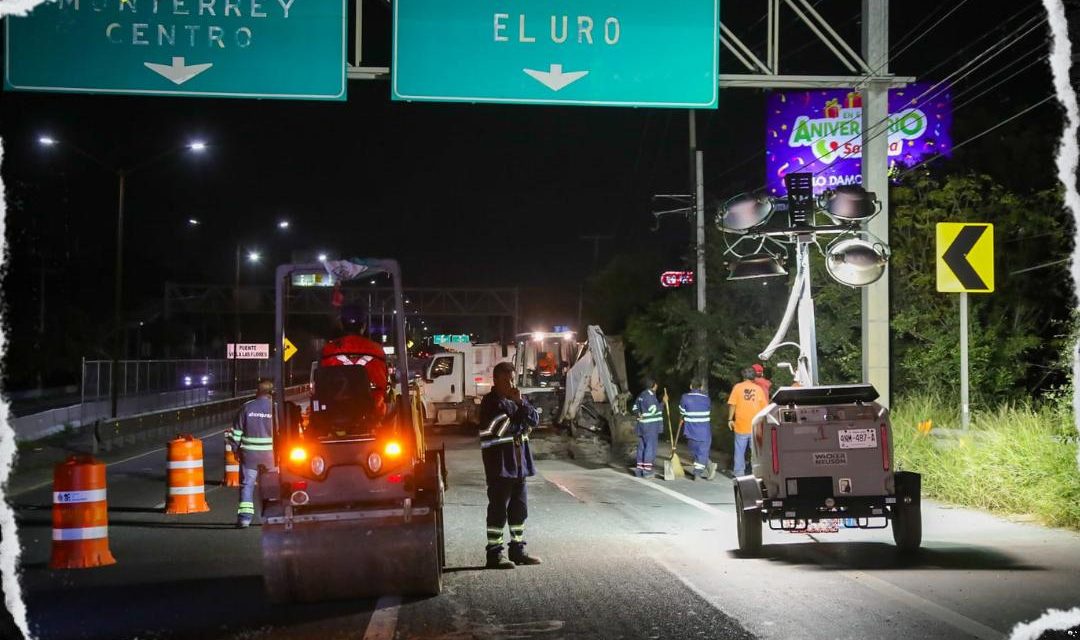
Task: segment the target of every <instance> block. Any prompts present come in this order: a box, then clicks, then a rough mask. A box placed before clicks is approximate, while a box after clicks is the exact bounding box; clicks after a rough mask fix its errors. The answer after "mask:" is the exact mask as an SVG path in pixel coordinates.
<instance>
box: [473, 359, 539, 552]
mask: <svg viewBox="0 0 1080 640" xmlns="http://www.w3.org/2000/svg"><path fill="white" fill-rule="evenodd" d="M492 382H493V388H492V390H491V392H490V393H488V394H487V395H486V396H484V399H483V400H482V401H481V403H480V428H481V431H480V453H481V456H482V457H483V459H484V475H485V477H486V478H487V494H488V509H487V548H486V549H487V565H486V566H487V568H488V569H513V568H514V566H515V565H525V564H540V558H537V557H534V556H530V555H529V554H528V553H526V552H525V518H527V517H528V515H529V505H528V495H527V494H526V488H525V479H526V478H528V477H529V476H532V475H535V474H536V469H535V468H534V465H533V457H532V451H530V449H529V432H530V431H531V430H532V428H533V427H535V426H536V425H537V424H538V423H539V422H540V414H539V413H537V411H536V409H535V408H534V407H533V406H532V405H531V404H529V400H528V399H527V398H525V397H524V396H522V395H521V391H519V390H518V389H517V388H516V387H515V386H514V365H512V364H510V363H509V362H500V363H499V364H497V365H495V368H494V369H493V370H492ZM507 524H509V525H510V557H509V559H507V557H506V555H504V554H503V549H504V546H503V529H504V528H505V527H506V525H507Z"/></svg>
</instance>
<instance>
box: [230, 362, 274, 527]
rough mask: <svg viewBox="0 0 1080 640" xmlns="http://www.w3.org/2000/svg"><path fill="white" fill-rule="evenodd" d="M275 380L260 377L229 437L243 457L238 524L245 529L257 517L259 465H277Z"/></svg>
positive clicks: (231, 443) (234, 448) (267, 467)
mask: <svg viewBox="0 0 1080 640" xmlns="http://www.w3.org/2000/svg"><path fill="white" fill-rule="evenodd" d="M273 393H274V383H273V382H272V381H270V380H260V381H259V386H258V388H257V390H256V392H255V399H254V400H250V401H248V402H245V403H244V405H243V406H242V407H240V412H239V413H238V414H237V416H236V424H235V425H234V426H233V430H232V432H231V433H229V434H228V437H227V440H228V441H229V443H228V444H229V445H230V446H231V447H232V450H233V451H236V452H237V456H239V458H240V504H239V505H238V506H237V508H236V526H237V527H239V528H241V529H244V528H246V527H248V526H250V525H251V521H252V520H254V519H255V484H256V481H257V480H258V476H259V467H264V468H266V469H272V468H273V467H274V408H273V401H272V400H271V395H273Z"/></svg>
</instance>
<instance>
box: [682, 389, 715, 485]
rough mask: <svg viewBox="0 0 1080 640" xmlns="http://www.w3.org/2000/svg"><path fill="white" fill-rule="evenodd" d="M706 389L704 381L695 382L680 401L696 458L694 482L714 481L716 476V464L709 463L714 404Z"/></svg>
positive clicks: (689, 439)
mask: <svg viewBox="0 0 1080 640" xmlns="http://www.w3.org/2000/svg"><path fill="white" fill-rule="evenodd" d="M704 388H705V384H704V383H703V382H702V381H700V380H695V381H693V382H691V383H690V391H688V392H687V393H684V394H683V395H682V398H680V399H679V412H680V413H681V414H682V420H683V425H684V429H685V431H686V440H687V442H688V443H689V444H690V453H691V454H692V455H693V456H694V480H697V479H699V478H704V479H706V480H712V479H713V476H715V475H716V463H714V462H710V461H709V449H710V448H711V447H712V417H711V416H712V403H711V402H710V401H709V396H708V395H707V394H706V393H705V391H704Z"/></svg>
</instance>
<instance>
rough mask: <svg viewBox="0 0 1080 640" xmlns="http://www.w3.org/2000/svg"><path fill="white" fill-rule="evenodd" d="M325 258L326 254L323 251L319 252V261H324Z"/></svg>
mask: <svg viewBox="0 0 1080 640" xmlns="http://www.w3.org/2000/svg"><path fill="white" fill-rule="evenodd" d="M326 258H327V256H326V254H325V253H320V254H319V262H326Z"/></svg>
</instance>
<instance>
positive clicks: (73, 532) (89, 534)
mask: <svg viewBox="0 0 1080 640" xmlns="http://www.w3.org/2000/svg"><path fill="white" fill-rule="evenodd" d="M108 537H109V527H80V528H78V529H53V530H52V539H53V540H57V541H65V540H98V539H100V538H108Z"/></svg>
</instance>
